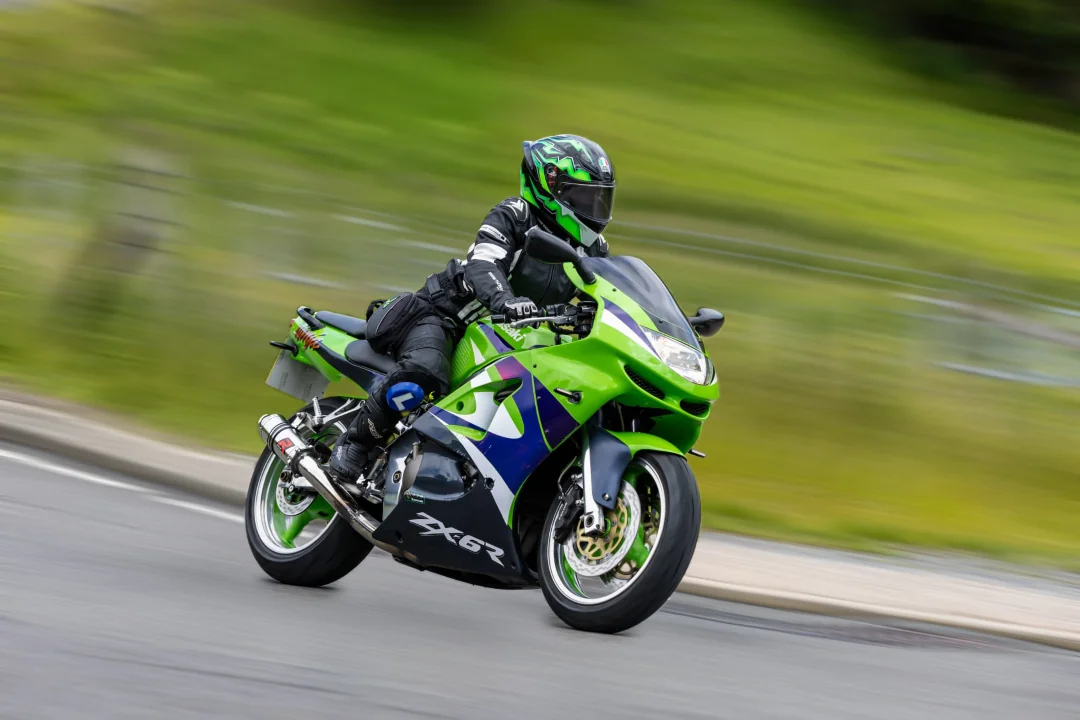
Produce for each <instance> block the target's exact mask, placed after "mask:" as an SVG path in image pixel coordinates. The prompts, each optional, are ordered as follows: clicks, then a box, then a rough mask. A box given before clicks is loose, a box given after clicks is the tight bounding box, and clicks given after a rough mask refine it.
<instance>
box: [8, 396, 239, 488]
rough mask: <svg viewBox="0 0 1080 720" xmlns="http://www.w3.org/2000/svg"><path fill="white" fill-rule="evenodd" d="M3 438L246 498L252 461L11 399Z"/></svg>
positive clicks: (140, 474) (141, 476) (145, 476)
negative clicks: (188, 448)
mask: <svg viewBox="0 0 1080 720" xmlns="http://www.w3.org/2000/svg"><path fill="white" fill-rule="evenodd" d="M0 440H3V441H6V442H11V443H15V444H18V445H22V446H25V447H29V448H34V449H37V450H44V451H46V452H50V453H53V454H55V455H59V456H61V457H65V458H68V459H70V460H75V461H77V462H80V463H87V464H90V465H94V466H96V467H99V468H101V469H103V470H111V471H113V472H117V473H122V474H124V475H131V476H132V477H136V478H139V479H141V480H145V481H147V482H151V483H156V484H159V485H167V486H169V487H175V488H178V489H180V490H185V491H187V492H191V493H195V494H197V495H201V496H203V497H206V498H209V499H212V500H217V501H219V502H225V503H230V504H235V505H240V504H243V502H244V498H245V497H246V495H247V483H248V478H249V477H250V475H251V469H252V467H253V463H254V459H252V460H250V461H240V460H239V459H236V458H233V457H229V456H226V455H211V454H207V453H203V452H196V451H194V450H187V449H185V448H182V447H179V446H177V445H172V444H170V443H167V442H163V441H159V440H153V439H148V438H146V437H143V436H141V435H136V434H134V433H129V432H124V431H121V430H116V429H113V428H111V427H105V426H103V425H101V424H99V423H97V422H94V421H92V420H89V419H86V418H83V417H79V416H76V415H71V414H68V413H65V412H60V411H57V410H54V409H51V408H47V407H40V406H38V405H33V404H29V403H28V402H14V401H11V400H0Z"/></svg>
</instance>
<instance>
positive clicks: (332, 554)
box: [244, 398, 372, 587]
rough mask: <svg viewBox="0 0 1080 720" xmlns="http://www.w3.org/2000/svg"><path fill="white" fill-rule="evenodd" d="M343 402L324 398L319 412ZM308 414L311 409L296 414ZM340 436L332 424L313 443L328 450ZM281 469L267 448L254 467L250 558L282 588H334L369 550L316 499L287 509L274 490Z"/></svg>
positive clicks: (247, 521)
mask: <svg viewBox="0 0 1080 720" xmlns="http://www.w3.org/2000/svg"><path fill="white" fill-rule="evenodd" d="M344 402H345V400H344V399H342V398H328V399H326V400H322V401H320V406H321V408H322V411H323V412H324V413H327V414H329V413H331V412H333V411H334V410H337V409H338V408H339V407H341V405H342V404H343V403H344ZM310 411H311V406H310V405H309V406H307V407H304V408H302V409H301V411H300V412H310ZM344 431H345V426H344V424H342V423H336V424H335V425H332V426H330V427H328V428H326V429H324V430H323V431H322V432H321V433H320V434H319V435H318V436H317V438H318V439H319V440H320V441H322V442H323V443H324V444H326V445H329V446H331V447H332V446H333V444H334V442H335V441H336V440H337V438H338V436H340V435H341V434H342V433H343V432H344ZM283 469H284V464H283V463H282V462H281V461H280V460H279V459H278V458H277V456H276V455H274V453H273V452H271V451H270V450H269V448H267V449H265V450H263V452H262V455H260V456H259V459H258V461H257V462H256V463H255V471H254V473H252V476H251V483H250V484H249V485H248V494H247V502H246V503H245V513H244V527H245V529H246V530H247V539H248V546H249V547H250V548H251V554H252V555H253V556H254V557H255V561H256V562H257V563H259V567H261V568H262V569H263V571H264V572H265V573H266V574H267V575H269V576H270V577H272V578H273V579H275V580H277V581H278V582H281V583H284V584H286V585H299V586H302V587H322V586H323V585H329V584H330V583H333V582H336V581H337V580H340V579H341V578H343V577H344V576H345V575H347V574H348V573H349V572H350V571H352V570H353V568H355V567H356V566H357V565H359V564H360V562H361V561H363V559H364V558H365V557H367V555H368V553H370V552H371V548H372V545H371V543H369V542H368V541H367V540H365V539H364V538H362V537H361V536H360V535H359V534H357V532H356V531H355V530H353V529H352V528H351V527H349V524H348V523H347V522H345V521H343V520H342V519H341V518H340V516H338V515H337V514H336V513H335V512H334V511H333V509H332V508H331V507H330V506H329V504H327V503H326V501H325V500H323V499H322V498H321V497H319V496H318V495H316V496H315V497H314V498H311V497H305V498H301V499H299V501H298V502H297V503H296V504H295V505H289V502H290V498H288V497H285V496H284V493H283V492H279V487H278V486H279V478H280V475H281V471H282V470H283ZM283 502H284V503H286V505H287V506H286V507H285V508H282V506H281V505H282V503H283Z"/></svg>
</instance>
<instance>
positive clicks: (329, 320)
mask: <svg viewBox="0 0 1080 720" xmlns="http://www.w3.org/2000/svg"><path fill="white" fill-rule="evenodd" d="M315 318H316V319H317V320H321V321H322V322H323V323H325V324H327V325H329V326H330V327H333V328H337V329H338V330H340V331H341V332H343V333H345V334H346V335H352V336H353V337H354V338H356V339H358V340H363V339H364V338H365V337H367V320H361V319H360V318H358V317H353V316H352V315H342V314H340V313H336V312H329V311H327V310H320V311H319V312H317V313H315Z"/></svg>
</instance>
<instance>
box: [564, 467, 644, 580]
mask: <svg viewBox="0 0 1080 720" xmlns="http://www.w3.org/2000/svg"><path fill="white" fill-rule="evenodd" d="M640 527H641V501H640V499H639V498H638V494H637V490H635V489H634V488H633V486H632V485H630V484H629V483H627V482H624V483H623V484H622V487H621V488H620V490H619V498H618V501H617V502H616V504H615V509H614V510H605V511H604V532H603V533H600V534H598V535H586V534H585V527H584V524H583V522H582V520H578V527H577V531H576V532H575V533H573V534H572V535H571V536H570V537H569V538H567V539H566V541H565V542H564V543H563V555H564V556H565V557H566V561H567V563H569V565H570V568H571V569H572V570H573V571H574V572H575V573H577V574H578V575H582V576H584V577H599V576H600V575H604V574H606V573H609V572H611V571H612V570H614V569H615V568H616V567H618V566H619V563H621V562H622V561H623V558H625V557H626V554H627V553H628V552H630V547H631V546H632V545H633V544H634V538H635V537H637V533H638V529H639V528H640Z"/></svg>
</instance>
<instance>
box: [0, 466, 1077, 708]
mask: <svg viewBox="0 0 1080 720" xmlns="http://www.w3.org/2000/svg"><path fill="white" fill-rule="evenodd" d="M0 548H2V549H0V718H4V719H7V718H11V719H13V720H15V719H17V720H34V719H36V718H77V719H79V720H90V719H92V718H109V719H110V720H111V719H119V718H139V719H140V720H145V719H147V718H169V719H170V720H172V719H179V718H219V717H220V718H283V719H288V720H296V719H297V718H303V717H327V718H336V717H350V718H416V717H419V718H468V719H469V720H473V719H481V718H493V719H498V720H506V719H507V718H515V719H516V718H569V717H573V718H586V717H589V716H593V717H597V718H603V719H604V720H609V719H611V718H620V719H621V718H650V720H655V719H656V718H738V719H739V720H749V719H752V718H798V719H800V720H802V719H813V718H829V719H830V720H836V719H839V718H853V719H854V718H858V719H859V720H865V719H866V718H886V719H889V720H892V719H899V718H911V719H913V720H915V719H917V720H925V719H927V718H933V719H934V720H949V719H952V718H978V719H979V720H986V719H987V718H1038V719H1039V720H1051V719H1054V718H1062V719H1063V720H1064V719H1069V720H1075V719H1076V718H1080V654H1072V653H1067V652H1064V651H1057V650H1051V649H1047V648H1042V647H1037V646H1033V645H1026V644H1022V643H1016V642H1012V641H1007V640H1002V639H998V638H989V637H984V636H979V635H971V634H963V633H957V632H953V631H949V630H944V629H940V628H932V627H927V626H915V625H900V624H891V625H890V624H881V623H862V622H850V621H843V620H836V619H829V618H819V617H815V616H809V615H801V614H796V613H782V612H775V611H767V610H761V609H756V608H750V607H746V606H741V605H733V604H726V603H719V602H713V601H706V600H701V599H697V598H690V597H688V596H682V595H676V597H675V598H674V599H673V600H672V601H671V602H670V603H669V604H668V606H667V607H666V608H665V609H664V610H663V611H661V612H660V613H659V614H657V615H656V616H655V617H654V618H653V619H652V620H650V621H649V622H647V623H646V624H644V625H642V626H640V627H639V628H637V629H635V630H633V631H631V632H628V633H626V634H624V635H621V636H617V637H605V636H596V635H587V634H583V633H578V632H575V631H572V630H570V629H568V628H566V627H565V626H563V625H562V624H561V623H559V622H558V621H557V620H556V619H555V618H554V616H553V615H551V613H550V612H549V611H548V609H547V606H546V605H545V603H544V600H543V597H542V596H541V594H540V593H539V592H537V591H517V592H505V591H504V592H499V591H492V590H484V589H479V588H473V587H469V586H466V585H461V584H457V583H454V582H452V581H450V580H446V579H444V578H440V577H437V576H434V575H431V574H428V573H420V572H416V571H414V570H410V569H408V568H404V567H401V566H399V565H397V564H396V563H394V562H393V561H391V560H390V559H389V558H388V557H387V556H385V555H381V554H379V555H376V554H372V556H370V557H369V559H368V560H366V561H365V562H364V563H363V564H362V565H361V566H360V567H359V568H358V569H357V570H356V571H355V572H354V573H353V574H352V575H350V576H349V577H347V578H346V579H345V580H344V581H342V582H341V583H339V584H338V585H337V586H335V587H332V588H327V589H322V590H305V589H299V588H290V587H285V586H282V585H278V584H276V583H274V582H272V581H270V580H268V579H266V578H265V577H264V576H263V575H262V573H261V571H260V570H259V568H258V566H257V565H256V564H255V562H254V561H253V560H252V559H251V557H250V555H249V551H248V548H247V544H246V541H245V539H244V533H243V526H242V524H241V522H240V516H239V513H238V512H237V511H236V509H235V508H229V507H220V506H214V505H212V504H208V503H206V501H204V500H201V499H198V498H193V497H183V496H180V495H177V494H175V493H172V492H169V491H166V490H163V489H159V488H154V487H148V486H141V485H140V484H139V483H138V482H137V481H135V480H131V479H129V478H123V477H118V476H115V475H109V474H106V473H101V472H99V471H96V470H93V469H91V468H78V467H75V466H73V465H71V464H70V463H67V462H66V461H62V460H58V459H53V458H49V457H48V456H45V455H38V454H33V453H31V452H29V451H26V450H22V449H19V448H15V447H11V446H3V445H0Z"/></svg>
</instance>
